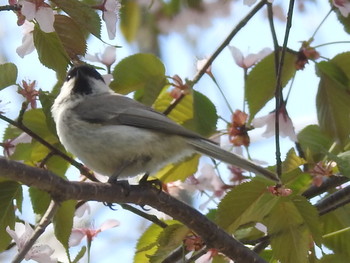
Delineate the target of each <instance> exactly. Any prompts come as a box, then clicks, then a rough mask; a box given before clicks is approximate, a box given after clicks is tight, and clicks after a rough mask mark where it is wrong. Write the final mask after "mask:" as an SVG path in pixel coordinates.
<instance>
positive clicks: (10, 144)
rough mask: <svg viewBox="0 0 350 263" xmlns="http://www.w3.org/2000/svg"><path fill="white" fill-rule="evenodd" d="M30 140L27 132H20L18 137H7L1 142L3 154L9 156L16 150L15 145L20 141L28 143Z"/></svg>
mask: <svg viewBox="0 0 350 263" xmlns="http://www.w3.org/2000/svg"><path fill="white" fill-rule="evenodd" d="M31 141H32V137H30V136H29V135H28V134H27V133H24V132H23V133H21V134H20V135H19V136H18V137H16V138H14V139H8V140H6V141H5V142H4V143H3V148H4V156H6V157H10V156H11V155H12V154H13V153H14V152H15V150H16V145H18V144H20V143H30V142H31Z"/></svg>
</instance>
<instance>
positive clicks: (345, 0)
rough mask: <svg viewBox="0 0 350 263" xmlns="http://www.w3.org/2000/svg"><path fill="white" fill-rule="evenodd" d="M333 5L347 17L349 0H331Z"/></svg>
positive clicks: (349, 9)
mask: <svg viewBox="0 0 350 263" xmlns="http://www.w3.org/2000/svg"><path fill="white" fill-rule="evenodd" d="M333 5H334V6H335V7H338V9H339V12H340V13H341V14H342V16H344V17H348V15H349V13H350V1H349V0H333Z"/></svg>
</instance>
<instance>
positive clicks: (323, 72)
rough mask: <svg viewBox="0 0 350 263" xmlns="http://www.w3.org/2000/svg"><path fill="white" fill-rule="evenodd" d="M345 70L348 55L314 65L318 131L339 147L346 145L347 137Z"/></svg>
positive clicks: (349, 109)
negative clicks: (324, 133) (317, 81)
mask: <svg viewBox="0 0 350 263" xmlns="http://www.w3.org/2000/svg"><path fill="white" fill-rule="evenodd" d="M349 67H350V53H344V54H340V55H338V56H337V57H335V58H334V59H332V60H330V61H327V62H326V61H323V62H320V63H318V64H317V69H318V74H319V76H320V83H319V87H318V92H317V96H316V107H317V116H318V121H319V124H320V128H321V130H322V131H324V132H326V133H327V134H328V135H329V136H331V137H332V138H335V139H336V140H337V142H338V143H339V144H340V145H341V146H344V145H345V144H346V142H347V140H348V138H349V134H350V125H348V124H349V122H350V104H349V100H350V93H349V89H348V84H349V79H350V76H346V74H348V73H346V71H347V70H348V68H349ZM330 69H331V70H330Z"/></svg>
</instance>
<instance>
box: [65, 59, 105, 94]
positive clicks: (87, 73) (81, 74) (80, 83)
mask: <svg viewBox="0 0 350 263" xmlns="http://www.w3.org/2000/svg"><path fill="white" fill-rule="evenodd" d="M74 77H75V78H76V80H75V83H74V87H73V89H72V92H73V93H79V94H82V95H84V94H91V93H92V87H91V86H90V85H91V82H89V79H88V78H94V79H97V80H102V81H103V82H104V80H103V78H102V76H101V74H100V73H98V72H97V70H96V69H95V68H93V67H92V66H89V65H79V66H75V67H72V68H71V69H70V70H69V71H68V73H67V77H66V81H69V80H70V79H71V78H74Z"/></svg>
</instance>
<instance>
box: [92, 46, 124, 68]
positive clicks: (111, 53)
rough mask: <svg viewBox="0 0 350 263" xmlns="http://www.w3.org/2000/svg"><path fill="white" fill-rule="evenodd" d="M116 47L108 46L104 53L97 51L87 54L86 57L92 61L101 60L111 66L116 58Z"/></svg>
mask: <svg viewBox="0 0 350 263" xmlns="http://www.w3.org/2000/svg"><path fill="white" fill-rule="evenodd" d="M116 57H117V56H116V48H115V47H112V46H107V47H106V48H105V49H104V51H103V52H102V53H95V55H90V54H87V55H86V56H85V58H86V59H87V60H89V61H91V62H99V63H102V64H103V65H105V66H107V67H110V66H111V65H112V64H113V63H114V62H115V60H116Z"/></svg>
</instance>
